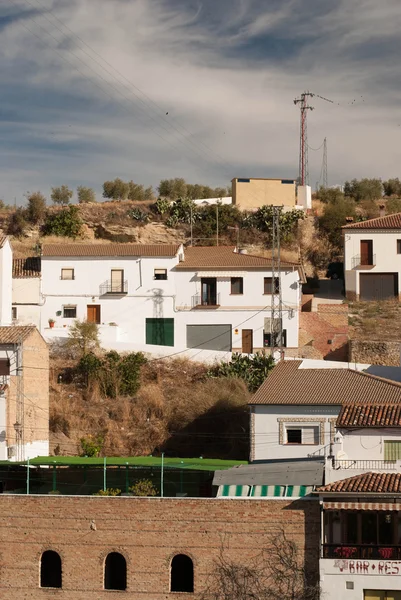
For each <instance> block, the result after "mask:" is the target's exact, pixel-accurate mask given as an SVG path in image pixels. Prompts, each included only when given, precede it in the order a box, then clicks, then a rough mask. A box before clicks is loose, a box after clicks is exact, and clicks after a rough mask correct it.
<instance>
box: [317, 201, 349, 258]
mask: <svg viewBox="0 0 401 600" xmlns="http://www.w3.org/2000/svg"><path fill="white" fill-rule="evenodd" d="M347 217H353V218H355V202H354V201H353V200H351V199H350V198H345V199H344V200H342V201H339V202H337V204H326V205H325V207H324V211H323V215H322V216H321V217H320V218H319V228H320V229H321V231H323V232H324V233H325V234H326V235H327V238H328V240H329V242H330V243H331V244H333V246H335V247H336V248H339V249H340V248H341V247H342V231H341V227H342V226H343V225H346V222H347Z"/></svg>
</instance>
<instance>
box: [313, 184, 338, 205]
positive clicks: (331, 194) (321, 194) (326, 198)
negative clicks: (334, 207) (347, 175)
mask: <svg viewBox="0 0 401 600" xmlns="http://www.w3.org/2000/svg"><path fill="white" fill-rule="evenodd" d="M317 197H318V199H319V200H320V202H324V203H325V204H327V203H328V202H332V203H335V202H338V200H343V198H344V194H343V192H342V191H341V190H340V189H339V188H325V187H323V186H322V187H320V188H319V190H318V191H317Z"/></svg>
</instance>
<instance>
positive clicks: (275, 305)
mask: <svg viewBox="0 0 401 600" xmlns="http://www.w3.org/2000/svg"><path fill="white" fill-rule="evenodd" d="M281 210H282V209H281V207H280V206H273V232H272V298H271V315H270V352H271V354H272V355H273V354H274V350H275V348H278V349H281V347H282V345H283V319H282V316H283V300H282V297H281V282H280V215H281Z"/></svg>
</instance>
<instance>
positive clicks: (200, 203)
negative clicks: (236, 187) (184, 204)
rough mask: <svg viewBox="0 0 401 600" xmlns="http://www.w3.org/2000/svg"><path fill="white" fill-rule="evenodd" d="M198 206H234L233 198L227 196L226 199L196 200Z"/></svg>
mask: <svg viewBox="0 0 401 600" xmlns="http://www.w3.org/2000/svg"><path fill="white" fill-rule="evenodd" d="M194 203H195V204H196V206H213V205H216V204H217V205H219V204H232V203H233V199H232V197H231V196H227V197H225V198H201V199H199V200H194Z"/></svg>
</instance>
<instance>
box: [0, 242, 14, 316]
mask: <svg viewBox="0 0 401 600" xmlns="http://www.w3.org/2000/svg"><path fill="white" fill-rule="evenodd" d="M12 270H13V253H12V249H11V244H10V240H9V239H8V237H7V236H4V235H3V236H0V325H11V321H12V314H11V298H12V291H11V282H12Z"/></svg>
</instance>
